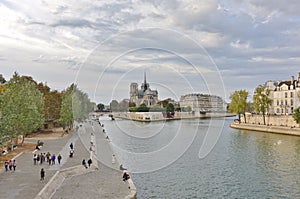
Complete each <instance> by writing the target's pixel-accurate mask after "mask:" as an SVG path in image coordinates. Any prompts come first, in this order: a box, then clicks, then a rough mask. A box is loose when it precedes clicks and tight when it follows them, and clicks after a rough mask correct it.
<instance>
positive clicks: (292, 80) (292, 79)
mask: <svg viewBox="0 0 300 199" xmlns="http://www.w3.org/2000/svg"><path fill="white" fill-rule="evenodd" d="M294 81H295V78H294V76H292V78H291V85H294Z"/></svg>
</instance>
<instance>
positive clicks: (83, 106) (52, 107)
mask: <svg viewBox="0 0 300 199" xmlns="http://www.w3.org/2000/svg"><path fill="white" fill-rule="evenodd" d="M1 86H2V87H3V89H2V90H1V92H0V145H2V144H4V143H6V142H7V141H9V140H12V139H14V138H16V137H17V136H19V135H23V138H24V137H25V136H26V135H28V134H30V133H32V132H34V131H36V130H38V129H39V128H41V127H42V126H43V124H44V122H45V121H53V122H59V123H60V124H61V125H62V126H68V127H71V125H72V124H73V120H78V121H82V120H84V119H86V118H88V115H89V112H90V111H93V109H94V106H95V104H94V103H92V102H91V101H90V100H89V98H88V96H87V94H85V93H83V92H82V91H80V90H79V89H78V88H77V86H76V85H75V84H72V85H71V86H70V87H68V88H67V89H66V91H63V92H58V91H57V90H54V91H51V89H50V88H49V87H48V86H47V85H44V84H43V83H39V84H38V83H36V82H35V81H34V80H33V79H32V78H31V77H28V76H19V75H18V74H17V73H15V74H14V75H13V77H12V78H11V79H10V80H9V81H8V82H6V84H3V85H1Z"/></svg>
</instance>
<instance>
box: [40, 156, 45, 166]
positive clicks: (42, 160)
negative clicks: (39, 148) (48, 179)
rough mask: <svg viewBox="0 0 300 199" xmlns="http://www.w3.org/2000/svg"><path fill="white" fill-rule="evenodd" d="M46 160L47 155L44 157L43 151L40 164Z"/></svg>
mask: <svg viewBox="0 0 300 199" xmlns="http://www.w3.org/2000/svg"><path fill="white" fill-rule="evenodd" d="M44 161H45V157H44V155H43V153H41V155H40V165H42V164H43V162H44Z"/></svg>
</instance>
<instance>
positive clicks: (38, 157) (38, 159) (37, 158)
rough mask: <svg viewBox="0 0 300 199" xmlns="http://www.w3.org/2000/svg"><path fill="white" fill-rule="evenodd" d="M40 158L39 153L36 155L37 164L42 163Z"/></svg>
mask: <svg viewBox="0 0 300 199" xmlns="http://www.w3.org/2000/svg"><path fill="white" fill-rule="evenodd" d="M40 160H41V157H40V154H37V156H36V164H37V165H39V164H40Z"/></svg>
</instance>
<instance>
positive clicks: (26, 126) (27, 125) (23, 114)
mask: <svg viewBox="0 0 300 199" xmlns="http://www.w3.org/2000/svg"><path fill="white" fill-rule="evenodd" d="M43 105H44V99H43V94H42V93H41V92H40V91H39V90H38V89H37V88H36V84H35V83H34V82H32V81H30V80H29V79H28V78H27V77H24V76H23V77H20V76H19V75H18V74H17V73H15V74H14V76H13V77H12V78H11V79H10V80H9V82H8V83H7V84H6V90H5V92H4V93H3V95H2V100H1V104H0V110H1V120H0V127H1V130H0V133H1V137H2V138H3V137H5V138H6V139H4V140H2V142H5V141H7V140H8V139H13V138H16V137H17V136H19V135H23V137H24V136H26V135H28V134H30V133H32V132H33V131H36V130H37V129H39V128H40V127H41V125H42V124H43V123H44V116H43V114H42V110H43Z"/></svg>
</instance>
